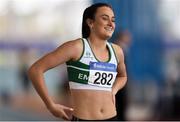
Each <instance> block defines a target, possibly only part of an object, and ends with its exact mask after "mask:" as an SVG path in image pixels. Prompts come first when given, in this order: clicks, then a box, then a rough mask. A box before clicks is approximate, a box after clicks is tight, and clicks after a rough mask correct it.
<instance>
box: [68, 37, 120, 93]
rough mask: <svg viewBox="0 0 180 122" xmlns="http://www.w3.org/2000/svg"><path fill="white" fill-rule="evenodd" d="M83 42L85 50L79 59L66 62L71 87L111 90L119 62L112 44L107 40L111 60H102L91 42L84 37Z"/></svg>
mask: <svg viewBox="0 0 180 122" xmlns="http://www.w3.org/2000/svg"><path fill="white" fill-rule="evenodd" d="M82 42H83V52H82V55H81V57H80V58H79V60H77V61H68V62H66V64H67V72H68V79H69V86H70V89H91V90H106V91H111V89H112V85H113V83H114V82H115V79H116V75H117V64H118V61H117V58H116V54H115V51H114V49H113V47H112V44H110V43H109V42H107V48H108V51H109V60H108V61H107V62H101V61H99V60H98V59H97V58H96V56H95V55H94V53H93V51H92V49H91V47H90V44H89V43H90V42H89V41H88V40H87V39H84V38H83V39H82Z"/></svg>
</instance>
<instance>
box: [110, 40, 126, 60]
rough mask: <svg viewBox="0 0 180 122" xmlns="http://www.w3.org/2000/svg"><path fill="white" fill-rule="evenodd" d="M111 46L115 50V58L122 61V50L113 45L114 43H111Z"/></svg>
mask: <svg viewBox="0 0 180 122" xmlns="http://www.w3.org/2000/svg"><path fill="white" fill-rule="evenodd" d="M112 46H113V48H114V50H115V53H116V55H117V58H118V59H122V58H123V59H124V53H123V50H122V48H121V47H120V46H119V45H117V44H114V43H112Z"/></svg>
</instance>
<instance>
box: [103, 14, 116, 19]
mask: <svg viewBox="0 0 180 122" xmlns="http://www.w3.org/2000/svg"><path fill="white" fill-rule="evenodd" d="M101 16H102V17H103V16H106V17H109V15H107V14H103V15H101ZM112 18H113V19H115V17H114V16H113V17H112Z"/></svg>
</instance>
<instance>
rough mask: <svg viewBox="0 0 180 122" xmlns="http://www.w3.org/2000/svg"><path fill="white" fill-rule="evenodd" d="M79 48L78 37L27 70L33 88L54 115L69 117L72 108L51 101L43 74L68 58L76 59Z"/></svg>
mask: <svg viewBox="0 0 180 122" xmlns="http://www.w3.org/2000/svg"><path fill="white" fill-rule="evenodd" d="M81 48H83V47H82V45H81V43H80V41H79V39H78V40H75V41H69V42H66V43H64V44H63V45H61V46H60V47H58V48H57V49H56V50H54V51H52V52H50V53H48V54H46V55H45V56H43V57H42V58H40V59H39V60H38V61H36V62H35V63H34V64H33V65H32V66H31V67H30V68H29V70H28V76H29V78H30V80H31V81H32V84H33V86H34V88H35V89H36V91H37V93H38V94H39V96H40V97H41V99H42V100H43V102H44V103H45V105H46V107H47V108H48V109H49V111H50V112H51V113H52V114H53V115H54V116H56V117H61V118H63V119H66V120H68V119H69V117H68V114H67V113H69V112H72V111H73V109H72V108H69V107H66V106H63V105H60V104H55V103H54V102H53V101H52V98H51V97H50V96H49V94H48V89H47V87H46V84H45V79H44V76H43V74H44V72H46V71H47V70H49V69H51V68H54V67H56V66H58V65H60V64H62V63H65V62H66V61H68V60H75V59H77V58H78V57H79V55H80V52H81V50H82V49H81ZM74 50H76V51H74Z"/></svg>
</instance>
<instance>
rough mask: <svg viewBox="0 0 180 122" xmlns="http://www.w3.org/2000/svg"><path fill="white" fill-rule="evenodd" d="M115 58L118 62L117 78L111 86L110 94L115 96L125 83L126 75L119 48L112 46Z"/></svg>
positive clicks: (122, 56)
mask: <svg viewBox="0 0 180 122" xmlns="http://www.w3.org/2000/svg"><path fill="white" fill-rule="evenodd" d="M113 47H114V49H115V52H116V55H117V58H118V60H119V62H118V66H117V76H116V81H115V82H114V84H113V87H112V94H113V95H116V93H117V92H118V91H119V90H120V89H122V88H123V87H124V86H125V84H126V82H127V73H126V66H125V63H124V53H123V50H122V48H121V47H119V46H117V45H113Z"/></svg>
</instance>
